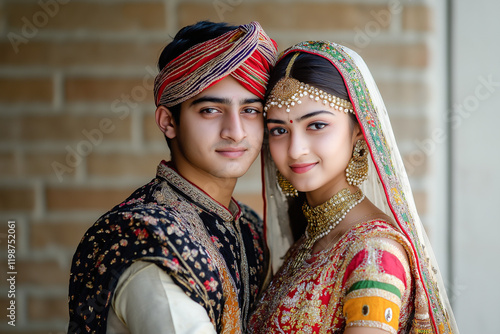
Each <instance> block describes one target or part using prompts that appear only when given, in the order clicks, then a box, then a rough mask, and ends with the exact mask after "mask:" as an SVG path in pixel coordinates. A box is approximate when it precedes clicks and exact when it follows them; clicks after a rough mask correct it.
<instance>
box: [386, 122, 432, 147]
mask: <svg viewBox="0 0 500 334" xmlns="http://www.w3.org/2000/svg"><path fill="white" fill-rule="evenodd" d="M391 125H392V129H393V131H394V136H395V137H396V141H397V142H402V141H415V140H422V139H424V138H426V136H427V134H428V132H429V131H428V120H427V119H426V118H425V117H420V118H415V117H405V116H391Z"/></svg>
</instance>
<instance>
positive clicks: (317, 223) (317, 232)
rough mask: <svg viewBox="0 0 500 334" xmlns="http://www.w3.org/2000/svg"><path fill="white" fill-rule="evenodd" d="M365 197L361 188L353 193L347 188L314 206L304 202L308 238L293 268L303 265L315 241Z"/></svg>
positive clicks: (335, 225)
mask: <svg viewBox="0 0 500 334" xmlns="http://www.w3.org/2000/svg"><path fill="white" fill-rule="evenodd" d="M364 198H365V195H364V194H363V192H362V191H361V190H359V189H358V191H356V192H355V193H353V194H352V193H351V192H350V191H349V189H347V188H345V189H342V190H341V191H339V192H338V193H336V194H335V195H334V196H333V197H332V198H330V199H329V200H328V201H326V202H325V203H323V204H320V205H318V206H316V207H314V208H311V207H310V206H309V204H307V202H304V204H303V205H302V212H303V213H304V216H305V217H306V219H307V228H306V233H305V237H306V240H305V241H304V243H303V244H302V246H301V249H300V251H299V253H298V254H297V257H296V258H295V261H294V263H293V268H295V269H297V268H299V267H301V266H302V264H303V262H304V259H305V258H306V256H307V255H308V254H310V253H311V250H312V247H313V245H314V243H315V242H316V241H318V240H319V239H321V238H322V237H324V236H326V235H327V234H328V233H330V232H331V231H332V230H333V229H334V228H335V227H337V225H338V224H339V223H340V222H341V221H342V219H344V218H345V216H346V215H347V213H348V212H349V211H351V209H352V208H354V207H355V206H356V205H357V204H359V203H361V201H362V200H363V199H364Z"/></svg>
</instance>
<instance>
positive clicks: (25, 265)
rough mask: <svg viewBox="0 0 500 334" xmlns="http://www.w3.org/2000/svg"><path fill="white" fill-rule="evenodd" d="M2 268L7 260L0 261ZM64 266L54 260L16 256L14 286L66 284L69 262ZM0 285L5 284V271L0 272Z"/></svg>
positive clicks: (3, 285)
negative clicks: (25, 258) (35, 259)
mask: <svg viewBox="0 0 500 334" xmlns="http://www.w3.org/2000/svg"><path fill="white" fill-rule="evenodd" d="M0 264H1V266H2V268H7V261H6V260H2V261H0ZM64 266H65V268H63V267H61V265H60V264H59V263H58V262H56V261H51V260H48V261H34V260H21V259H19V258H16V272H17V275H16V286H17V288H19V287H20V286H21V285H27V284H33V285H37V286H39V287H41V288H43V287H46V286H58V285H59V286H67V285H68V281H69V267H70V264H69V263H67V264H65V265H64ZM0 278H1V280H0V287H5V286H6V285H7V281H6V279H7V271H2V272H0Z"/></svg>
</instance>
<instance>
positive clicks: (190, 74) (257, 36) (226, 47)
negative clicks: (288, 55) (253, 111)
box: [154, 22, 277, 107]
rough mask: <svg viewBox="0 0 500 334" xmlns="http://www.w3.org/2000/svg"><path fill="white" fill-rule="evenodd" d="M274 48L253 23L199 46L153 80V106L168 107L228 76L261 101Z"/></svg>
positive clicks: (176, 60) (272, 43)
mask: <svg viewBox="0 0 500 334" xmlns="http://www.w3.org/2000/svg"><path fill="white" fill-rule="evenodd" d="M276 54H277V46H276V42H275V41H273V40H272V39H271V38H269V36H267V35H266V33H265V32H264V30H262V28H261V26H260V25H259V24H258V23H257V22H252V23H250V24H245V25H242V26H240V27H239V28H238V29H235V30H232V31H229V32H227V33H225V34H223V35H221V36H219V37H217V38H214V39H211V40H208V41H206V42H203V43H199V44H197V45H195V46H193V47H191V48H190V49H188V50H187V51H186V52H184V53H183V54H181V55H179V56H178V57H177V58H175V59H173V60H172V61H171V62H169V63H168V64H167V65H166V66H165V67H164V68H163V69H162V70H161V71H160V73H158V75H157V76H156V79H155V86H154V93H155V103H156V106H159V105H164V106H166V107H171V106H174V105H177V104H179V103H182V102H184V101H186V100H188V99H190V98H192V97H193V96H195V95H197V94H199V93H200V92H201V91H203V90H204V89H206V88H208V87H210V86H211V85H213V84H215V83H217V82H218V81H220V80H222V79H224V78H225V77H226V76H228V75H231V76H232V77H233V78H235V79H236V80H238V82H239V83H240V84H241V85H243V87H245V88H246V89H248V90H249V91H250V92H252V93H253V94H255V95H257V96H258V97H260V98H264V94H265V91H266V85H267V82H268V80H269V71H270V70H271V67H272V66H274V64H275V62H276Z"/></svg>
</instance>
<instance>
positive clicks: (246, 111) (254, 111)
mask: <svg viewBox="0 0 500 334" xmlns="http://www.w3.org/2000/svg"><path fill="white" fill-rule="evenodd" d="M243 113H244V114H260V113H261V111H260V110H259V109H255V108H245V109H243Z"/></svg>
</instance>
